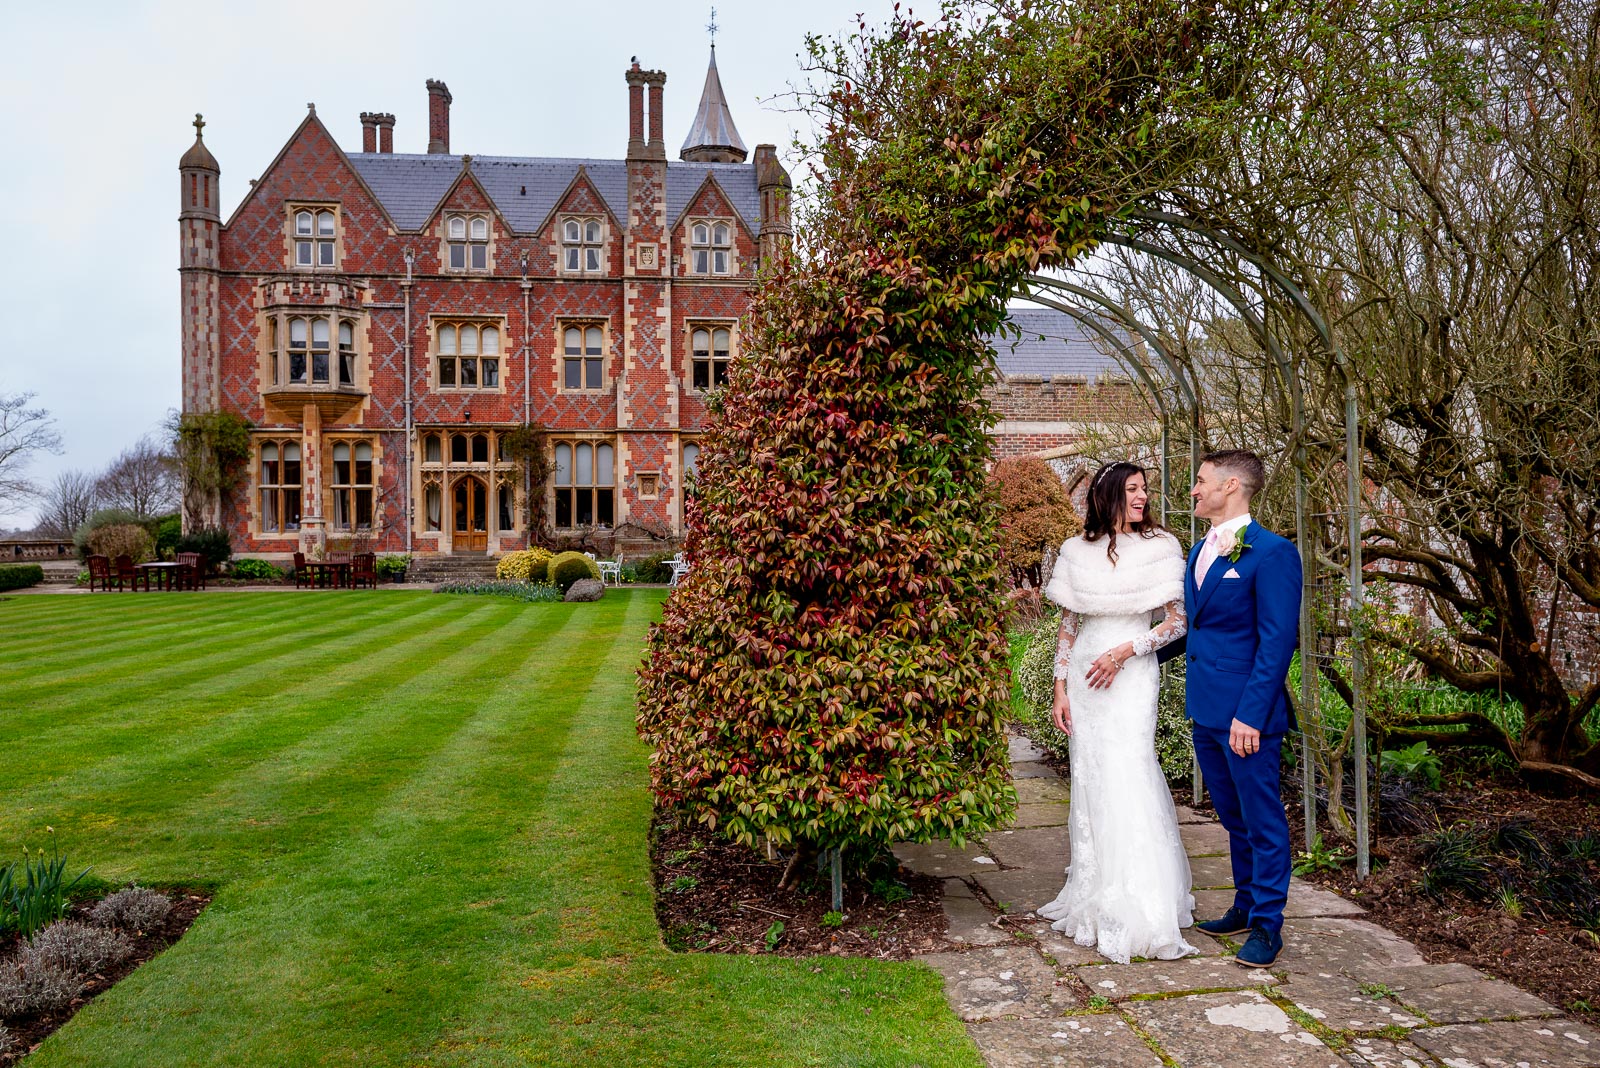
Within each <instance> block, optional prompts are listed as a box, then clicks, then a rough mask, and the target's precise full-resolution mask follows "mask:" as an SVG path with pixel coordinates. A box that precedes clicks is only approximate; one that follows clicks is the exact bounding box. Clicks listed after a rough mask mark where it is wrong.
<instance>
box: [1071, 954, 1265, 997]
mask: <svg viewBox="0 0 1600 1068" xmlns="http://www.w3.org/2000/svg"><path fill="white" fill-rule="evenodd" d="M1077 974H1078V978H1079V979H1082V980H1083V982H1084V984H1085V985H1087V986H1088V988H1089V992H1090V993H1092V994H1099V995H1100V996H1101V997H1103V998H1110V999H1111V1000H1112V1001H1121V1000H1122V999H1124V998H1130V997H1133V996H1134V995H1136V994H1179V993H1183V992H1185V991H1190V990H1249V989H1251V988H1254V987H1263V986H1272V985H1273V984H1275V983H1276V982H1277V981H1278V980H1277V978H1276V977H1275V976H1274V975H1273V974H1272V973H1271V972H1269V971H1264V970H1262V969H1260V968H1246V967H1244V966H1243V965H1240V964H1235V963H1234V962H1233V960H1232V958H1229V957H1184V958H1183V959H1181V960H1151V961H1136V962H1134V963H1133V964H1098V965H1087V966H1085V967H1081V968H1078V969H1077Z"/></svg>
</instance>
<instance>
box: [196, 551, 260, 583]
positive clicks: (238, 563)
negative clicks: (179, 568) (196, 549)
mask: <svg viewBox="0 0 1600 1068" xmlns="http://www.w3.org/2000/svg"><path fill="white" fill-rule="evenodd" d="M184 551H185V552H188V551H189V550H187V549H186V550H184ZM230 574H232V575H233V577H234V578H242V579H254V580H257V581H260V582H277V581H278V580H279V579H281V578H283V572H282V571H279V570H278V568H277V567H276V566H275V565H273V564H270V563H268V562H267V561H265V560H257V559H255V558H254V557H250V556H247V557H244V558H243V559H240V560H235V561H234V562H233V567H232V569H231V571H230Z"/></svg>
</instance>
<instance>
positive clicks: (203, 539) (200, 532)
mask: <svg viewBox="0 0 1600 1068" xmlns="http://www.w3.org/2000/svg"><path fill="white" fill-rule="evenodd" d="M178 551H179V552H180V553H199V554H200V559H201V560H202V561H203V562H204V563H205V565H206V570H207V572H211V573H215V572H217V571H220V570H221V569H222V565H223V564H225V563H227V562H228V561H229V560H231V559H233V539H232V537H230V536H229V534H228V531H227V530H226V529H225V528H223V527H195V528H194V529H191V530H190V531H189V532H188V533H187V534H185V535H183V537H181V538H179V539H178Z"/></svg>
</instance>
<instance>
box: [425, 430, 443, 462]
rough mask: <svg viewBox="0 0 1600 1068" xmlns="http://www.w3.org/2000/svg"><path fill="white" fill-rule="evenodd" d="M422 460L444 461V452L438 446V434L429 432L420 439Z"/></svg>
mask: <svg viewBox="0 0 1600 1068" xmlns="http://www.w3.org/2000/svg"><path fill="white" fill-rule="evenodd" d="M422 462H423V463H425V464H437V463H443V462H444V453H443V452H442V451H441V450H440V448H439V435H438V434H429V435H427V436H426V437H424V438H423V439H422Z"/></svg>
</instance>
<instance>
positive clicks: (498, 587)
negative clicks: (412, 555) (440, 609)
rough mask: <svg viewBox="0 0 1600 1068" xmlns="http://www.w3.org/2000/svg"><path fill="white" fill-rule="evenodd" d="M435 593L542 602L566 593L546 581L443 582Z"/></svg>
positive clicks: (556, 598) (436, 588)
mask: <svg viewBox="0 0 1600 1068" xmlns="http://www.w3.org/2000/svg"><path fill="white" fill-rule="evenodd" d="M433 592H434V593H465V594H475V595H478V596H483V597H510V598H511V599H512V600H516V601H528V602H530V603H533V604H542V603H545V602H548V601H559V600H561V599H562V597H563V596H564V594H563V593H562V592H561V591H560V590H559V589H557V588H556V587H554V586H551V585H550V584H548V583H545V582H476V581H473V582H441V583H439V585H437V586H435V587H434V589H433Z"/></svg>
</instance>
